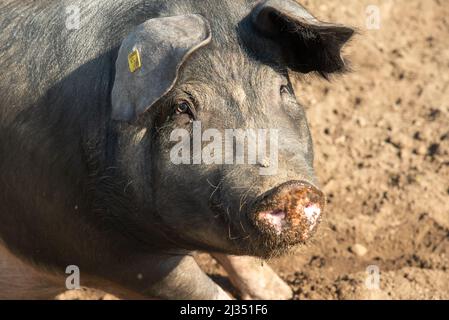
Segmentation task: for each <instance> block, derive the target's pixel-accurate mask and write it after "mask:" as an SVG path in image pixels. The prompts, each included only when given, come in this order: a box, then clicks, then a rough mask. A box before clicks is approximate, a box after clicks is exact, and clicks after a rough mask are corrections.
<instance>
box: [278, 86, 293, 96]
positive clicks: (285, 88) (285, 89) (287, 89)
mask: <svg viewBox="0 0 449 320" xmlns="http://www.w3.org/2000/svg"><path fill="white" fill-rule="evenodd" d="M280 90H281V95H284V94H290V95H291V94H292V90H291V89H290V86H287V85H282V86H281V89H280Z"/></svg>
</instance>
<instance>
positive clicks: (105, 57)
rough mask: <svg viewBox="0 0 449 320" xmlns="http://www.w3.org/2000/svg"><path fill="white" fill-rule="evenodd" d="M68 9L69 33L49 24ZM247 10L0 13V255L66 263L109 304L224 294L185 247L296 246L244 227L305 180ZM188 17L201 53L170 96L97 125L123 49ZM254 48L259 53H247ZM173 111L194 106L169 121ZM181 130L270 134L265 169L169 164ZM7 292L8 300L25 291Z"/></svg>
mask: <svg viewBox="0 0 449 320" xmlns="http://www.w3.org/2000/svg"><path fill="white" fill-rule="evenodd" d="M70 4H79V5H80V7H81V8H82V10H81V11H82V12H84V11H83V10H86V12H89V14H88V13H86V14H82V15H81V18H82V25H83V27H82V28H81V29H80V30H75V31H74V30H67V29H65V28H64V27H63V26H64V23H65V19H66V14H65V6H66V5H70ZM253 6H254V1H243V0H242V1H235V0H232V1H231V0H229V1H207V2H206V1H201V2H199V1H181V0H178V1H137V0H134V1H110V2H109V3H106V2H102V4H98V3H97V2H95V1H91V2H87V1H78V2H77V1H59V2H56V1H54V2H53V1H41V2H39V3H34V2H33V1H6V2H3V3H2V4H0V30H1V31H0V39H1V45H0V70H1V71H2V73H1V74H0V96H1V98H2V101H0V172H1V173H2V176H1V179H0V239H1V240H2V242H3V245H4V247H5V248H7V250H8V252H12V253H13V254H14V255H16V256H19V257H21V260H22V261H25V262H26V264H27V265H30V262H32V264H33V266H35V267H37V268H38V269H39V270H44V269H45V270H51V271H52V273H54V274H58V275H61V274H63V273H64V270H65V268H66V267H67V266H68V265H77V266H79V268H80V270H81V275H82V284H83V285H89V286H90V285H91V286H96V287H100V288H105V289H107V290H110V291H112V292H113V293H116V294H119V295H120V294H122V293H123V292H124V293H123V294H122V296H123V295H127V293H129V292H132V293H135V294H137V295H139V296H145V297H147V296H150V297H158V298H175V299H185V298H197V299H208V298H209V299H210V298H217V299H224V298H227V295H226V294H225V293H224V292H223V291H222V290H221V289H220V288H219V287H218V286H216V285H215V284H214V283H213V282H212V281H211V280H210V279H209V278H208V277H207V276H206V275H205V274H204V273H203V272H202V271H201V270H200V269H199V267H198V266H197V265H196V263H195V262H194V260H193V258H191V257H190V256H189V252H190V251H192V250H202V251H206V252H210V253H218V252H220V253H221V254H233V255H251V256H258V257H271V256H274V255H278V254H282V253H283V252H285V251H286V250H287V249H288V248H290V247H291V246H292V245H295V244H298V243H301V242H303V239H301V238H299V237H298V236H283V235H280V236H279V235H276V234H275V233H273V232H272V230H264V229H263V227H262V228H260V227H258V224H257V223H256V222H255V214H256V212H255V211H254V210H255V208H256V207H257V204H258V203H259V202H260V199H261V197H262V196H263V195H264V194H266V193H269V192H270V191H272V190H273V189H274V188H277V187H279V186H280V185H282V184H283V183H286V182H289V181H303V182H305V183H308V184H310V185H316V184H317V182H316V180H315V178H314V174H313V150H312V142H311V137H310V133H309V129H308V125H307V121H306V116H305V113H304V110H303V108H302V107H301V106H300V105H299V104H298V102H297V101H296V99H295V96H294V94H293V90H292V86H291V83H290V79H289V77H288V72H287V71H288V70H287V67H286V66H285V65H283V64H282V63H280V62H279V60H278V59H277V57H278V55H279V54H280V53H279V50H280V49H279V48H278V46H277V45H276V44H275V43H274V42H273V41H271V40H269V39H261V38H258V37H257V36H255V35H254V30H252V29H251V28H250V27H248V25H247V23H246V22H245V17H246V16H247V15H248V13H249V12H250V10H251V9H252V8H253ZM186 12H192V13H199V14H202V15H203V16H204V17H205V18H207V19H208V20H209V21H210V22H211V27H212V34H213V40H212V43H211V44H210V45H208V46H206V47H205V48H202V49H201V50H198V51H197V52H195V53H194V54H193V55H192V56H191V57H190V58H189V60H188V61H187V62H186V63H185V65H183V67H182V69H181V71H180V75H179V79H178V81H177V83H176V86H175V87H174V88H173V90H171V91H170V92H169V93H168V94H167V95H166V96H164V97H163V98H162V99H161V100H160V101H158V103H156V104H155V105H154V106H152V107H151V109H150V110H149V111H148V112H146V113H145V114H143V115H142V116H140V117H139V119H138V120H137V121H133V122H122V121H113V120H111V118H110V91H111V86H112V82H113V79H114V63H115V59H116V57H117V51H118V46H119V45H120V42H121V40H122V39H123V38H124V36H125V35H126V34H127V33H128V32H130V30H132V28H134V27H135V26H137V25H138V24H140V23H142V22H144V21H146V20H148V19H150V18H153V17H156V16H170V15H177V14H184V13H186ZM223 12H225V13H226V14H223ZM100 13H101V14H100ZM27 17H28V18H31V17H33V19H28V18H27ZM110 17H114V18H113V19H111V18H110ZM49 21H52V23H53V24H52V27H49V26H48V22H49ZM237 26H238V27H237ZM14 30H18V31H17V32H14ZM253 42H254V43H253ZM260 42H263V43H264V47H265V49H266V50H264V54H263V57H262V55H261V56H258V55H257V54H255V53H254V51H251V50H247V49H248V48H250V47H255V46H256V47H257V43H260ZM250 52H252V53H250ZM180 101H188V102H189V103H190V106H191V107H192V109H193V111H191V112H190V113H189V112H188V113H177V111H176V110H177V107H178V106H179V102H180ZM193 119H194V120H197V121H201V123H202V126H203V129H207V128H216V129H218V130H224V129H228V128H239V129H246V128H263V129H265V128H267V129H270V128H276V129H279V130H280V133H279V136H280V139H279V141H280V145H279V170H278V173H277V174H276V175H273V176H261V175H259V173H258V172H259V171H258V170H259V168H260V166H261V165H260V164H258V165H205V164H202V165H174V164H173V163H172V162H171V161H170V158H169V155H170V152H169V151H170V149H171V148H172V147H173V145H174V142H171V141H170V133H171V132H172V131H173V129H176V128H185V129H187V130H191V127H192V123H191V120H193ZM4 250H6V249H4ZM220 257H222V258H221V259H219V260H221V262H222V263H223V265H228V271H230V272H232V270H234V269H233V267H232V264H229V263H227V262H226V261H223V259H226V258H223V256H220ZM8 261H9V260H8ZM254 268H255V267H252V269H254ZM240 269H242V268H241V267H240ZM243 269H245V268H243ZM255 269H257V268H255ZM246 272H249V273H251V272H253V271H251V270H247V271H246ZM254 272H255V273H256V274H257V272H258V271H257V270H256V271H254ZM270 272H271V271H268V272H267V271H263V273H262V272H261V273H260V274H264V275H263V277H268V278H270V279H275V280H273V281H272V282H271V283H274V284H273V285H272V287H268V289H273V290H274V291H276V289H277V288H282V290H280V292H284V293H283V294H282V295H281V296H279V298H288V297H289V292H288V288H285V285H284V284H283V283H282V281H281V280H280V279H277V278H275V277H276V276H275V275H274V273H273V274H271V273H272V272H271V273H270ZM4 277H5V279H4V281H3V282H5V283H7V282H8V281H7V280H8V278H7V276H6V275H4ZM38 278H39V277H36V279H38ZM58 281H59V282H58ZM3 282H2V281H0V284H1V283H3ZM233 282H234V281H233ZM237 282H238V280H237ZM268 282H269V281H268ZM55 283H56V284H57V285H59V286H63V285H64V280H55ZM237 286H238V285H237ZM30 287H31V286H30ZM30 290H32V288H31V289H30ZM242 290H244V289H242ZM251 290H252V291H254V290H255V291H257V288H256V289H254V288H251V289H250V290H249V291H251ZM25 291H26V290H25ZM18 292H19V291H18ZM20 292H21V293H20V294H19V293H18V294H17V296H18V297H19V298H20V297H29V295H31V293H30V292H28V294H27V293H26V292H25V293H23V292H22V291H20ZM245 295H246V296H247V297H251V296H252V297H256V298H276V297H273V296H270V295H264V294H263V293H262V294H260V295H257V294H251V293H250V292H246V293H245V292H243V296H245Z"/></svg>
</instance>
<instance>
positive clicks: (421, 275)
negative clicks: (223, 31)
mask: <svg viewBox="0 0 449 320" xmlns="http://www.w3.org/2000/svg"><path fill="white" fill-rule="evenodd" d="M301 3H303V4H304V5H305V6H306V7H307V8H308V9H310V11H311V12H313V13H314V14H315V15H316V16H317V17H318V18H320V19H321V20H326V21H332V22H339V23H343V24H347V25H350V26H353V27H356V28H357V29H358V31H359V34H358V35H357V36H356V37H355V38H354V39H353V41H352V42H351V44H350V45H349V46H348V47H347V48H346V50H345V56H346V57H348V58H349V60H350V61H351V65H352V69H353V71H352V73H350V74H347V75H344V76H341V77H336V78H334V79H333V80H332V81H331V82H327V81H325V80H323V79H320V78H319V77H313V76H307V77H304V78H302V79H300V80H299V81H298V82H297V86H296V88H297V95H298V98H299V100H300V101H301V102H302V103H303V104H304V106H305V107H306V109H307V113H308V117H309V122H310V125H311V129H312V133H313V137H314V142H315V154H316V162H315V168H316V173H317V175H318V177H319V179H320V181H321V183H322V186H323V189H324V191H325V192H326V194H327V196H328V207H327V212H326V216H325V221H324V223H323V224H322V226H321V228H320V230H319V232H318V234H317V236H316V237H315V239H314V240H313V241H312V242H311V243H310V244H309V245H307V246H306V247H302V248H298V249H297V250H296V251H295V252H294V253H292V254H291V255H289V256H287V257H284V258H281V259H276V260H273V261H270V262H269V264H270V265H272V266H273V267H274V269H275V270H276V271H278V272H279V274H280V275H281V276H282V278H283V279H285V280H286V281H287V282H288V283H289V284H290V285H291V287H292V288H293V289H294V291H295V299H384V298H385V299H449V269H448V268H449V2H448V1H446V0H425V1H422V0H377V1H376V0H362V1H361V0H345V1H340V0H338V1H337V0H333V1H330V0H313V1H301ZM369 5H376V6H378V8H379V9H380V14H381V17H380V18H381V20H380V29H378V30H376V29H374V30H369V29H367V27H366V26H367V17H368V16H367V13H366V9H367V6H369ZM198 260H199V261H200V264H201V265H202V266H203V268H204V269H205V270H206V271H207V272H208V273H209V274H210V275H211V276H212V277H213V279H215V280H216V281H217V282H219V283H220V284H222V285H224V287H225V288H226V289H228V290H231V292H232V289H231V288H230V287H229V284H228V282H227V280H226V278H225V273H224V272H223V270H222V269H221V267H219V266H218V264H216V263H215V262H214V261H213V260H212V259H210V258H208V256H205V255H199V257H198ZM370 265H375V266H377V267H378V268H379V270H380V289H379V290H376V289H368V287H367V286H366V283H365V282H366V279H367V277H368V273H367V272H366V269H367V267H368V266H370ZM66 297H67V298H70V297H71V296H70V295H68V296H66ZM72 298H95V295H92V293H90V292H85V293H83V294H81V295H79V294H78V295H77V296H72ZM103 298H110V296H103Z"/></svg>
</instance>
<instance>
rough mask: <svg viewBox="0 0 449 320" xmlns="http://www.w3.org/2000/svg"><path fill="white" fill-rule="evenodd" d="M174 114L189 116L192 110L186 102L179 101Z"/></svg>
mask: <svg viewBox="0 0 449 320" xmlns="http://www.w3.org/2000/svg"><path fill="white" fill-rule="evenodd" d="M175 113H176V114H178V115H179V114H191V113H192V109H191V107H190V104H189V103H188V102H187V101H181V102H179V103H178V104H177V105H176V110H175Z"/></svg>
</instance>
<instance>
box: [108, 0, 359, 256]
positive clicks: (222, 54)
mask: <svg viewBox="0 0 449 320" xmlns="http://www.w3.org/2000/svg"><path fill="white" fill-rule="evenodd" d="M352 33H353V31H352V30H351V29H349V28H346V27H343V26H338V25H334V24H327V23H323V22H320V21H318V20H316V19H315V18H314V17H313V16H312V15H310V14H309V13H308V12H307V11H306V10H305V9H304V8H303V7H301V6H300V5H298V4H297V3H296V2H293V1H289V0H282V1H281V0H271V1H264V2H261V3H259V4H258V5H256V6H255V7H253V8H248V12H246V13H245V16H242V17H238V19H237V18H235V17H234V18H233V19H231V18H229V19H223V21H208V20H207V19H206V18H204V17H203V16H201V15H193V14H188V15H178V16H172V17H164V18H157V19H152V20H148V21H147V22H145V23H144V24H143V25H141V26H139V27H138V28H137V29H136V30H135V31H134V32H133V33H132V34H130V35H129V36H128V37H127V38H126V39H125V40H124V42H123V44H122V46H121V48H120V52H119V56H118V59H117V68H116V80H115V83H114V88H113V93H112V108H113V109H112V116H113V118H114V120H117V121H118V124H119V125H118V126H119V132H120V135H121V137H120V139H119V140H120V150H122V151H121V156H120V157H121V162H120V163H121V166H122V171H123V174H124V175H125V176H127V179H129V181H132V184H131V183H130V188H132V189H133V193H134V194H135V197H136V199H135V202H136V203H137V204H138V206H139V208H140V211H139V214H137V215H136V217H135V219H136V223H135V224H136V225H139V226H140V228H141V229H142V230H141V231H142V232H141V234H145V232H148V233H151V232H153V231H154V230H155V226H156V228H157V229H158V230H157V231H158V232H162V233H163V234H164V235H165V236H166V238H167V239H169V240H170V241H171V242H173V243H176V244H177V245H178V246H181V247H185V248H189V249H205V250H209V251H214V250H215V251H223V252H226V253H232V254H250V255H256V256H262V257H268V256H272V255H276V254H279V253H282V252H283V251H285V250H286V249H287V248H289V247H291V246H293V245H296V244H299V243H303V242H305V241H306V240H307V239H309V238H310V236H311V235H312V234H313V233H314V231H315V229H316V227H317V225H318V223H319V221H320V219H321V215H322V213H323V209H324V204H325V197H324V195H323V193H322V192H321V191H320V190H319V188H318V186H317V181H316V179H315V177H314V170H313V148H312V139H311V136H310V132H309V128H308V124H307V120H306V115H305V112H304V109H303V108H302V106H301V105H299V104H298V102H297V101H296V98H295V95H294V93H293V89H292V84H291V82H290V79H289V74H291V73H293V74H295V73H296V74H301V73H308V72H318V73H320V74H322V75H325V76H326V75H328V74H331V73H335V72H341V71H343V70H344V68H345V64H344V62H343V60H342V58H341V55H340V50H341V47H342V46H343V44H344V43H345V42H346V41H348V39H349V38H350V37H351V35H352ZM227 129H228V131H226V130H227ZM229 129H240V130H241V131H234V132H233V133H234V134H236V136H237V138H235V136H232V133H231V132H230V131H229ZM264 130H265V131H264ZM242 134H246V140H245V139H244V138H245V137H244V136H242ZM264 137H265V138H266V139H265V140H264V139H263V138H264ZM254 144H256V145H257V147H255V146H254ZM263 146H265V147H266V148H265V149H266V152H265V153H264V152H263ZM254 147H255V148H254ZM242 151H243V154H244V157H243V158H240V159H239V160H237V156H238V155H242ZM239 152H240V153H239ZM152 230H153V231H152Z"/></svg>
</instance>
